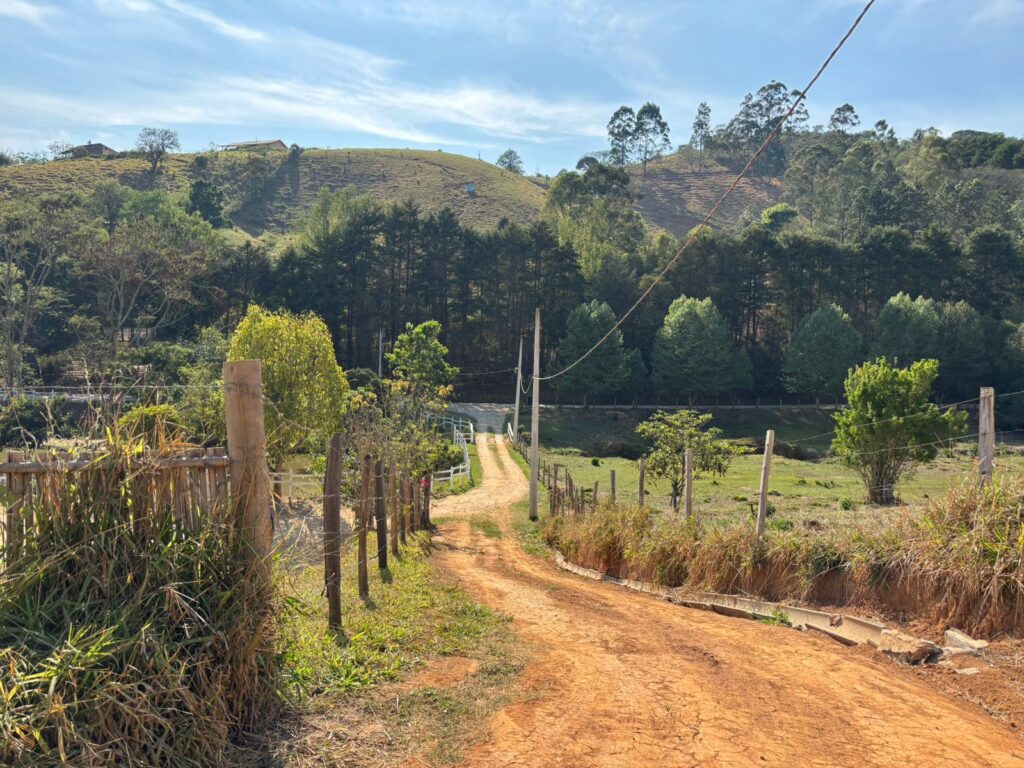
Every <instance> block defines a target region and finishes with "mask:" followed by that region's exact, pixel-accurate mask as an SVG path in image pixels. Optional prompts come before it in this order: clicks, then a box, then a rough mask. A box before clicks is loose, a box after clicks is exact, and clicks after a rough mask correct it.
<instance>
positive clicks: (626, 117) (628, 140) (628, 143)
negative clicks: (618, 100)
mask: <svg viewBox="0 0 1024 768" xmlns="http://www.w3.org/2000/svg"><path fill="white" fill-rule="evenodd" d="M635 135H636V113H635V112H634V111H633V108H632V107H627V106H621V107H619V108H618V109H617V110H615V114H613V115H612V117H611V119H610V120H609V121H608V143H609V144H610V145H611V149H610V150H609V153H608V159H609V160H610V161H611V164H612V165H614V166H617V167H619V168H622V167H623V166H624V165H628V164H629V163H630V162H631V161H632V159H633V139H634V136H635Z"/></svg>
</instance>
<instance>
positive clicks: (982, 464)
mask: <svg viewBox="0 0 1024 768" xmlns="http://www.w3.org/2000/svg"><path fill="white" fill-rule="evenodd" d="M995 410H996V397H995V390H994V389H992V387H982V388H981V397H980V398H979V400H978V474H979V482H980V484H981V487H982V488H984V487H985V486H986V485H988V484H989V483H990V482H992V473H993V471H994V470H995V456H996V413H995Z"/></svg>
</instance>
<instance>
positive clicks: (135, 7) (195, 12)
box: [0, 0, 267, 42]
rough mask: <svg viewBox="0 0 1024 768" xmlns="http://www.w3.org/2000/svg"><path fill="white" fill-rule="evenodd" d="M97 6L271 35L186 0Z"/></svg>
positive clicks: (230, 33)
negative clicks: (171, 16) (185, 0)
mask: <svg viewBox="0 0 1024 768" xmlns="http://www.w3.org/2000/svg"><path fill="white" fill-rule="evenodd" d="M2 1H3V0H0V2H2ZM96 7H97V8H99V9H100V11H102V12H103V13H106V14H108V15H110V16H124V15H126V14H142V13H146V14H163V15H177V16H180V17H184V18H186V19H191V20H192V21H198V22H199V23H200V24H203V25H204V26H206V27H208V28H209V29H211V30H212V31H214V32H216V33H217V34H220V35H224V36H225V37H232V38H234V39H236V40H242V41H245V42H262V41H264V40H266V39H267V35H266V33H265V32H263V31H262V30H259V29H256V28H254V27H250V26H246V25H244V24H238V23H236V22H233V21H229V20H228V19H225V18H223V17H222V16H218V15H217V14H215V13H213V12H212V11H209V10H207V9H206V8H203V7H201V6H198V5H194V4H193V3H187V2H183V0H96ZM168 12H170V14H168Z"/></svg>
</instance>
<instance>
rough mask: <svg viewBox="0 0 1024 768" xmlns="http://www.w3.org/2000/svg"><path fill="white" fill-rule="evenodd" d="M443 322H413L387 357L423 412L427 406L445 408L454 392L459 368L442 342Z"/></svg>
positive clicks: (399, 379)
mask: <svg viewBox="0 0 1024 768" xmlns="http://www.w3.org/2000/svg"><path fill="white" fill-rule="evenodd" d="M440 336H441V324H440V323H439V322H437V320H428V321H426V322H425V323H420V324H419V325H417V326H413V324H412V323H408V324H407V325H406V326H405V333H403V334H402V335H401V336H399V337H398V338H397V339H395V346H394V349H393V350H392V351H391V352H388V353H387V354H386V355H385V357H386V358H387V361H388V366H389V367H390V369H391V375H392V377H393V378H394V379H396V380H398V381H399V382H402V383H403V384H404V385H405V386H406V387H407V388H408V391H409V392H410V393H411V395H412V396H413V398H414V399H415V402H416V406H417V409H418V410H419V411H420V413H419V415H420V416H421V417H422V416H423V415H425V414H424V413H423V410H424V409H429V410H435V411H437V410H442V409H443V408H444V407H445V406H446V405H447V403H448V399H449V398H450V397H451V393H452V382H453V381H454V380H455V376H456V374H458V372H459V369H458V368H456V367H455V366H453V365H449V364H448V362H447V361H446V360H445V358H446V357H447V356H448V348H447V347H446V346H445V345H444V344H442V343H441V340H440Z"/></svg>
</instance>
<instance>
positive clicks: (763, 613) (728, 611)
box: [555, 552, 889, 648]
mask: <svg viewBox="0 0 1024 768" xmlns="http://www.w3.org/2000/svg"><path fill="white" fill-rule="evenodd" d="M555 563H556V564H557V565H558V567H559V568H561V569H562V570H565V571H569V572H570V573H575V574H576V575H578V576H583V577H584V578H587V579H591V580H593V581H606V582H609V583H611V584H616V585H617V586H620V587H624V588H626V589H632V590H634V591H636V592H643V593H645V594H648V595H653V596H655V597H660V598H662V599H663V600H667V601H669V602H672V603H676V604H677V605H683V606H686V607H688V608H700V609H703V610H709V611H714V612H715V613H720V614H722V615H724V616H735V617H738V618H745V619H763V620H772V619H776V618H780V617H781V616H782V615H785V617H786V618H787V619H788V620H789V622H790V624H791V625H792V626H793V627H794V628H796V629H811V630H815V631H817V632H821V633H822V634H824V635H827V636H828V637H831V638H832V639H833V640H836V641H838V642H840V643H843V644H844V645H863V644H868V645H872V646H874V647H875V648H877V647H878V645H879V642H880V641H881V638H882V632H883V630H888V629H889V628H888V627H887V626H886V625H885V624H879V623H878V622H875V621H870V620H868V619H862V618H860V617H859V616H847V615H846V614H842V613H826V612H825V611H816V610H814V609H812V608H804V607H802V606H796V605H787V604H785V603H774V602H771V601H768V600H761V599H759V598H751V597H740V596H739V595H722V594H719V593H717V592H686V591H684V590H682V589H680V588H678V587H676V588H672V587H663V586H660V585H658V584H648V583H647V582H643V581H634V580H633V579H617V578H615V577H614V576H609V575H608V574H605V573H601V572H600V571H595V570H591V569H590V568H584V567H583V566H580V565H576V564H575V563H571V562H569V561H568V560H566V559H565V557H564V556H563V555H562V554H561V553H560V552H556V553H555Z"/></svg>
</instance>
